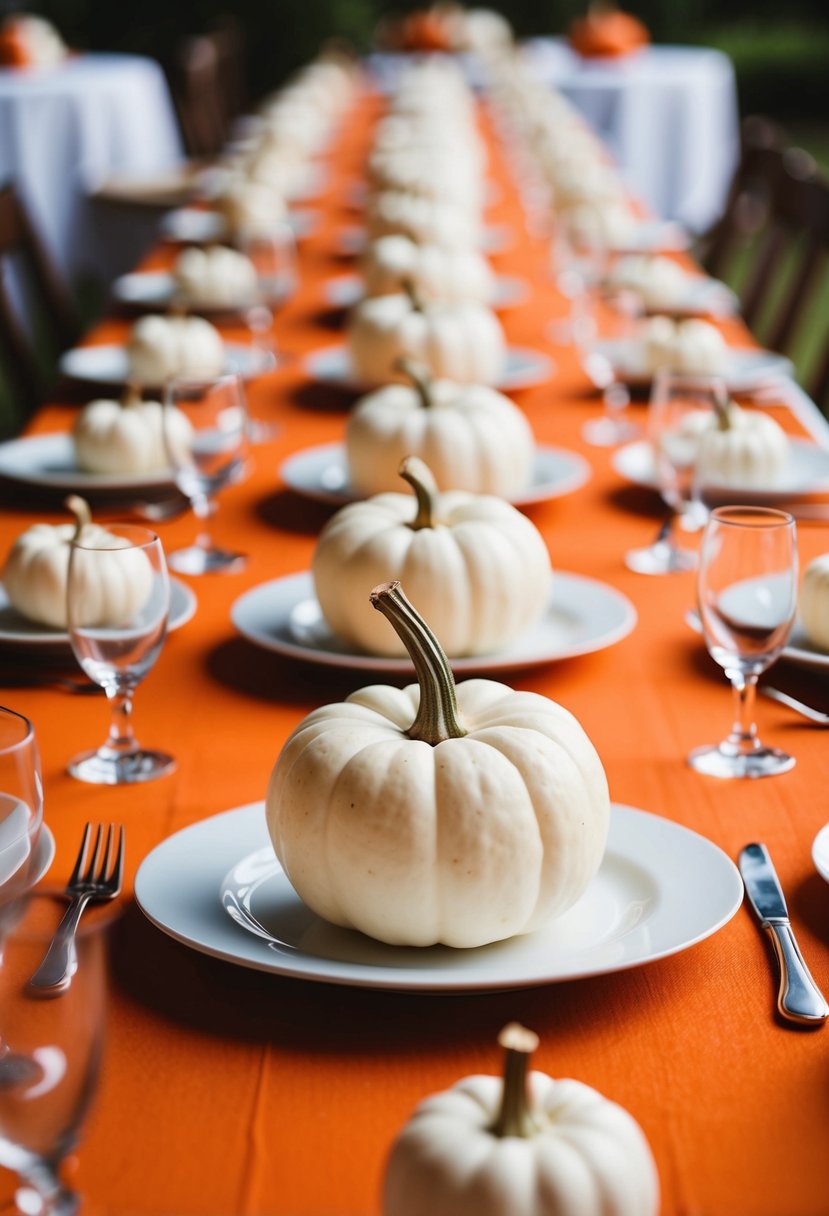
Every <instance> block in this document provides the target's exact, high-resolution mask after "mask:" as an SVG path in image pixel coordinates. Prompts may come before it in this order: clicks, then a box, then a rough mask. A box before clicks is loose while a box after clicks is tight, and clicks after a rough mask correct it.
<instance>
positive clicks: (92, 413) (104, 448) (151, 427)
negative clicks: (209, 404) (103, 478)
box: [72, 391, 193, 473]
mask: <svg viewBox="0 0 829 1216" xmlns="http://www.w3.org/2000/svg"><path fill="white" fill-rule="evenodd" d="M164 430H165V426H164V407H163V406H162V405H161V403H160V402H159V401H142V400H141V398H140V396H139V395H138V394H137V393H135V392H129V391H128V392H127V393H126V394H125V396H124V399H123V401H110V400H107V399H101V400H98V401H90V402H89V404H88V405H85V406H84V408H83V409H82V410H81V412H80V413H79V414H78V417H77V419H76V420H75V425H74V427H73V428H72V442H73V445H74V448H75V460H76V462H77V465H78V468H79V469H83V470H84V471H85V472H88V473H157V472H161V471H163V470H164V469H168V468H169V467H170V457H169V454H168V447H167V445H168V443H171V444H173V445H174V448H175V450H176V451H182V452H184V451H186V450H187V449H188V448H189V446H190V442H191V439H192V433H193V428H192V427H191V425H190V422H189V420H188V419H187V417H186V416H185V415H184V414H182V412H181V411H180V410H178V409H176V408H175V407H174V406H170V407H169V408H168V414H167V437H166V439H165V434H164Z"/></svg>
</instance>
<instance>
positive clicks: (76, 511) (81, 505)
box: [63, 494, 92, 544]
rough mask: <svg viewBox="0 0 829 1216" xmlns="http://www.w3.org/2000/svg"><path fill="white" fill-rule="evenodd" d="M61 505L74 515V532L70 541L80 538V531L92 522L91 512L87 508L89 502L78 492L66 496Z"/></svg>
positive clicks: (73, 541)
mask: <svg viewBox="0 0 829 1216" xmlns="http://www.w3.org/2000/svg"><path fill="white" fill-rule="evenodd" d="M63 505H64V506H65V507H66V509H67V511H71V513H72V514H73V515H74V516H75V532H74V535H73V536H72V543H73V544H74V543H75V542H76V541H78V540H80V536H81V532H83V530H84V528H85V527H86V526H87V525H88V524H91V523H92V512H91V511H90V509H89V503H88V502H87V501H86V499H85V498H81V496H80V494H70V495H69V497H68V498H65V499H64V500H63Z"/></svg>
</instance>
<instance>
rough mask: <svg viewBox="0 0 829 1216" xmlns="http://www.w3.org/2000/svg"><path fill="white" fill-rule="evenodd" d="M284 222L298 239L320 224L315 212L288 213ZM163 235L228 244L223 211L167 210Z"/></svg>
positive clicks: (170, 238)
mask: <svg viewBox="0 0 829 1216" xmlns="http://www.w3.org/2000/svg"><path fill="white" fill-rule="evenodd" d="M285 219H286V220H287V222H288V225H289V227H290V229H291V231H292V232H293V234H294V236H295V237H296V238H297V240H301V239H302V237H305V236H310V234H311V233H312V232H313V230H314V228H315V226H316V223H317V216H316V213H315V212H313V211H289V212H287V214H286V216H285ZM161 235H162V236H163V237H166V239H167V240H168V241H181V242H182V243H183V244H194V245H202V244H211V243H213V242H215V241H226V240H227V239H228V235H229V234H228V229H227V224H226V223H225V219H224V216H223V215H222V214H221V213H220V212H218V211H211V210H208V209H205V208H202V207H178V208H177V209H176V210H175V211H168V212H167V214H166V215H165V216H164V217H163V218H162V220H161ZM274 235H275V236H278V235H279V225H278V223H277V224H276V225H275V230H274Z"/></svg>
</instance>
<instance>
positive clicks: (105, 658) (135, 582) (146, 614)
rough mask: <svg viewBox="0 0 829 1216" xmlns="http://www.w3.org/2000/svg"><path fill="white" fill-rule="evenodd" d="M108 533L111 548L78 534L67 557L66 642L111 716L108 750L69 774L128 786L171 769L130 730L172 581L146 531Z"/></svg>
mask: <svg viewBox="0 0 829 1216" xmlns="http://www.w3.org/2000/svg"><path fill="white" fill-rule="evenodd" d="M107 533H108V534H109V535H110V536H111V537H112V540H111V542H106V541H105V540H104V541H102V539H101V537H100V536H94V537H93V538H92V539H89V540H85V539H84V533H83V531H81V532H80V533H79V535H78V537H77V538H76V539H75V540H74V541H73V542H72V547H71V550H70V554H69V572H68V576H67V588H66V606H67V622H68V632H69V641H70V643H71V645H72V650H73V651H74V653H75V658H76V659H77V660H78V662H79V663H80V665H81V667H82V668H83V670H84V671H85V672H86V674H87V675H88V676H89V678H90V679H91V680H94V682H95V683H96V684H100V685H101V687H102V688H103V690H104V692H105V693H106V695H107V699H108V701H109V704H110V708H111V723H110V730H109V736H108V738H107V740H106V742H105V743H103V744H102V745H101V746H100V747H99V748H97V749H96V750H95V751H90V752H84V753H82V754H81V755H79V756H76V757H75V758H74V759H73V760H72V761H71V762H70V764H69V772H70V773H71V774H72V776H73V777H77V778H78V779H79V780H80V781H89V782H91V783H92V784H95V785H129V784H132V783H133V782H137V781H151V780H153V779H154V778H156V777H162V776H163V775H164V774H165V773H169V772H171V771H172V770H173V769H174V768H175V761H174V760H173V758H172V757H171V756H168V755H167V754H166V753H165V752H159V751H150V750H148V749H146V748H142V747H140V746H139V744H138V742H137V740H136V738H135V735H134V733H133V728H132V702H133V696H134V694H135V689H136V688H137V686H138V684H139V683H140V682H141V680H143V678H144V676H145V675H146V674H147V672H148V671H149V670H150V668H151V667H152V666H153V664H154V663H155V661H156V659H157V658H158V655H159V653H160V651H161V647H162V644H163V642H164V638H165V635H166V632H167V615H168V612H169V607H170V580H169V577H168V575H167V564H166V562H165V560H164V550H163V549H162V547H161V541H160V540H159V539H158V537H157V536H156V535H155V533H154V532H151V531H150V530H149V528H142V527H139V526H138V525H134V524H108V525H107ZM105 545H106V547H104V546H105Z"/></svg>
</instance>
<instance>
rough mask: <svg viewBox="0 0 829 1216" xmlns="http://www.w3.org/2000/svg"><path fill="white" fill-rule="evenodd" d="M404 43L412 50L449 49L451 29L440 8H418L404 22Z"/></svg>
mask: <svg viewBox="0 0 829 1216" xmlns="http://www.w3.org/2000/svg"><path fill="white" fill-rule="evenodd" d="M403 45H404V46H405V47H406V49H407V50H410V51H448V50H449V49H450V48H451V45H452V38H451V29H450V26H449V23H448V22H447V21H446V19H445V17H444V14H443V13H442V12H441V11H440V9H438V8H430V9H426V8H424V9H417V10H416V11H415V12H413V13H412V14H411V15H410V16H409V17H407V18H406V20H405V22H404V24H403Z"/></svg>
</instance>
